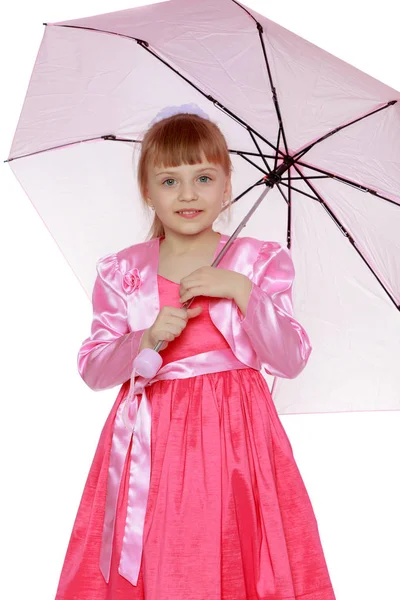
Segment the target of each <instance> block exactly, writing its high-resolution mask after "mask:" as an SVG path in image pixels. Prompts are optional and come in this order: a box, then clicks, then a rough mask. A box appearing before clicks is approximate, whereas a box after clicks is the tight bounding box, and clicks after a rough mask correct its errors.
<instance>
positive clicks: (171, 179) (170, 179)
mask: <svg viewBox="0 0 400 600" xmlns="http://www.w3.org/2000/svg"><path fill="white" fill-rule="evenodd" d="M167 181H175V179H173V178H172V177H170V178H169V179H165V180H164V181H163V182H162V185H164V183H167ZM166 187H171V186H170V185H167V186H166Z"/></svg>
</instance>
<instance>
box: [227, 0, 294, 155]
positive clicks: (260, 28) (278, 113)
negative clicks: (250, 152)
mask: <svg viewBox="0 0 400 600" xmlns="http://www.w3.org/2000/svg"><path fill="white" fill-rule="evenodd" d="M232 2H234V4H236V5H237V6H239V7H240V8H241V9H242V10H244V11H245V12H246V13H247V14H248V15H249V16H250V17H251V18H252V19H253V21H254V22H255V23H256V25H257V30H258V36H259V39H260V43H261V47H262V51H263V56H264V60H265V66H266V69H267V74H268V79H269V84H270V87H271V92H272V100H273V102H274V107H275V112H276V116H277V119H278V122H279V131H280V132H281V133H282V138H283V143H284V145H285V152H286V155H288V154H289V148H288V145H287V141H286V135H285V130H284V127H283V120H282V114H281V110H280V107H279V102H278V95H277V93H276V88H275V86H274V82H273V79H272V75H271V69H270V66H269V62H268V56H267V51H266V48H265V43H264V38H263V35H262V34H263V33H264V28H263V26H262V25H261V23H259V21H257V19H256V18H255V16H254V15H252V14H251V12H250V11H249V10H247V9H246V8H245V7H244V6H242V5H241V4H239V2H237V1H236V0H232Z"/></svg>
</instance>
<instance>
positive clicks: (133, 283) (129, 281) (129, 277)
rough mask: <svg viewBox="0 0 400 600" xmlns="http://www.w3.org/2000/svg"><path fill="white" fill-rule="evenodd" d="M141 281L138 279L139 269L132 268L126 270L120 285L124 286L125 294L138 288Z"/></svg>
mask: <svg viewBox="0 0 400 600" xmlns="http://www.w3.org/2000/svg"><path fill="white" fill-rule="evenodd" d="M141 283H142V281H141V279H140V274H139V271H138V270H137V269H136V268H134V269H131V270H130V271H127V272H126V273H125V275H124V278H123V280H122V287H123V288H124V290H125V292H126V293H127V294H131V293H132V292H134V291H135V290H138V289H139V288H140V284H141Z"/></svg>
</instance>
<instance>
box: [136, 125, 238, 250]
mask: <svg viewBox="0 0 400 600" xmlns="http://www.w3.org/2000/svg"><path fill="white" fill-rule="evenodd" d="M203 154H204V155H205V157H206V158H207V160H208V162H211V163H214V164H219V165H221V166H222V168H223V170H224V172H225V175H226V176H228V177H230V176H231V173H232V169H233V167H232V163H231V159H230V156H229V151H228V146H227V143H226V140H225V137H224V135H223V134H222V132H221V130H220V129H219V127H218V125H216V123H213V122H212V121H210V120H209V119H205V118H203V117H201V116H200V115H197V114H192V113H178V114H175V115H172V116H170V117H166V118H165V119H162V120H161V121H158V122H156V123H154V125H152V126H151V127H150V128H149V129H148V130H147V131H146V133H145V135H144V137H143V140H142V147H141V153H140V158H139V163H138V168H137V182H138V186H139V190H140V194H141V198H142V202H143V203H144V205H145V206H144V208H145V209H146V208H147V210H148V211H151V209H150V207H149V205H148V203H147V202H146V199H145V198H146V187H147V174H148V167H149V165H153V166H161V165H163V166H165V167H177V166H179V165H181V164H189V165H194V164H196V163H199V162H201V160H202V155H203ZM231 203H232V198H229V201H228V208H227V211H228V216H229V218H230V208H231ZM163 235H165V231H164V225H163V223H162V221H161V220H160V219H159V217H158V216H157V214H156V213H154V220H153V224H152V226H151V229H150V231H149V233H148V237H147V239H148V240H150V239H153V238H157V237H161V236H163Z"/></svg>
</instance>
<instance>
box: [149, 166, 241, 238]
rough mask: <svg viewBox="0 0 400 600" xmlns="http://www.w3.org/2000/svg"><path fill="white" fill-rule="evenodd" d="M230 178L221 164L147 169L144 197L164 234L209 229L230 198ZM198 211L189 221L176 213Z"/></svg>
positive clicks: (191, 232)
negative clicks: (160, 223) (162, 226)
mask: <svg viewBox="0 0 400 600" xmlns="http://www.w3.org/2000/svg"><path fill="white" fill-rule="evenodd" d="M231 194H232V186H231V178H230V176H226V175H225V172H224V170H223V168H222V166H221V165H219V164H214V163H209V162H208V161H207V159H206V158H205V156H204V155H203V160H202V162H200V163H196V164H194V165H185V164H182V165H179V166H178V167H164V166H159V167H155V166H154V165H152V166H150V167H149V168H148V171H147V188H146V196H147V202H148V204H151V205H152V206H154V208H155V212H156V213H157V216H158V217H159V218H160V220H161V221H162V223H163V225H164V229H165V230H166V232H167V231H168V230H172V231H174V232H176V233H185V232H187V233H190V234H193V233H198V232H200V231H203V230H204V229H207V228H209V227H211V225H212V224H213V222H214V221H215V219H216V218H217V217H218V215H219V214H220V212H221V209H222V205H223V204H224V203H225V202H228V201H229V200H230V198H231ZM184 209H188V210H194V209H199V210H201V212H200V213H199V215H198V216H196V217H194V218H192V219H185V218H184V217H181V216H180V215H179V214H178V213H177V211H179V210H184Z"/></svg>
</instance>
